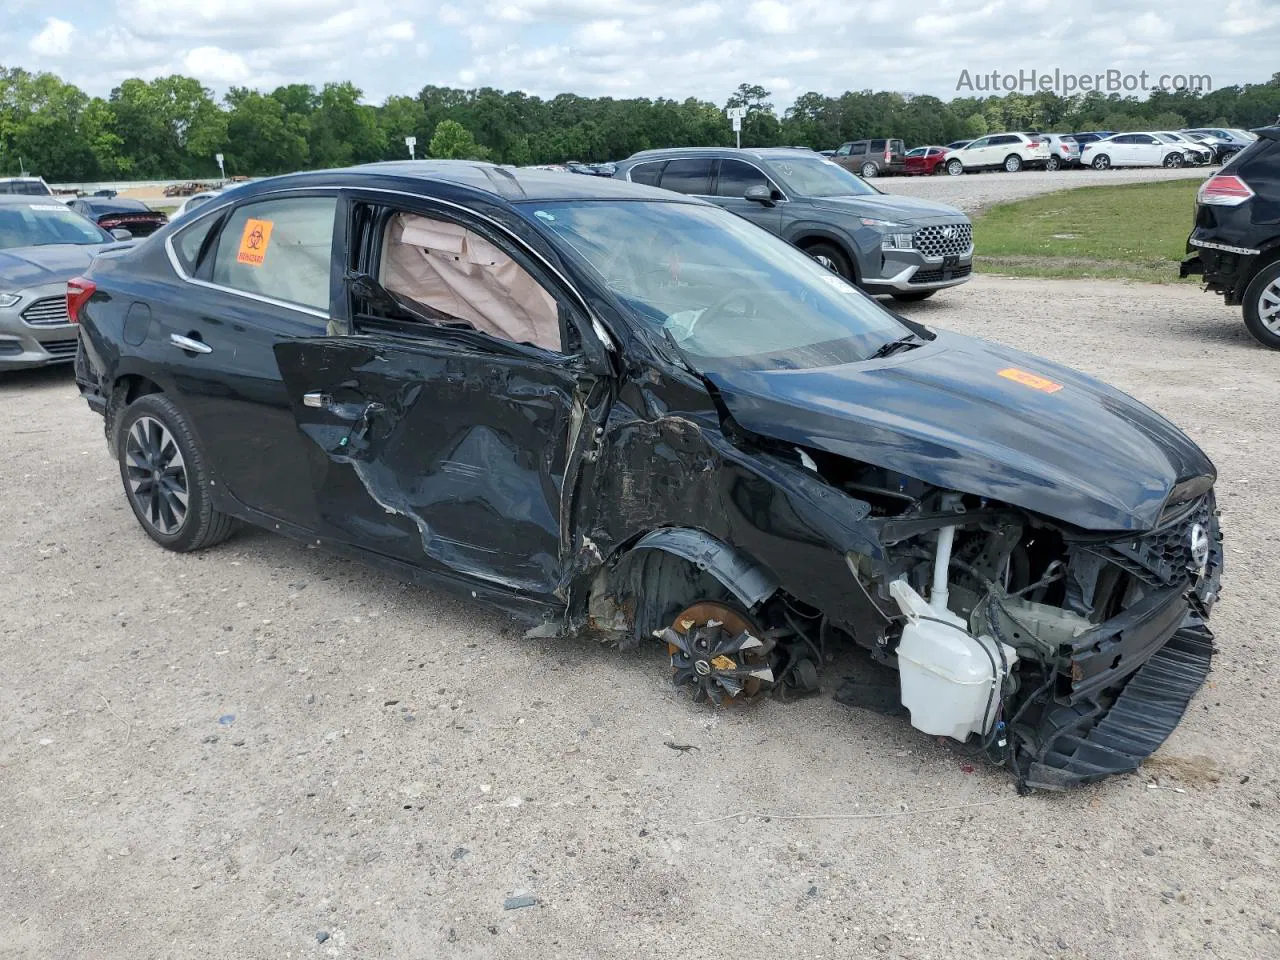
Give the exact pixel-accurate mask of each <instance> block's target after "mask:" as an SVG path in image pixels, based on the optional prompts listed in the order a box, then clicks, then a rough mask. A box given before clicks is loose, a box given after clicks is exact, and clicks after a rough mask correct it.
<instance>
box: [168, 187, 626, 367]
mask: <svg viewBox="0 0 1280 960" xmlns="http://www.w3.org/2000/svg"><path fill="white" fill-rule="evenodd" d="M344 191H345V192H348V193H351V192H356V191H363V192H365V193H381V194H388V195H390V196H395V197H407V198H409V199H410V200H417V201H423V200H425V201H427V202H429V203H438V204H440V205H441V206H445V207H451V208H452V209H454V210H460V211H462V212H463V213H465V214H467V215H468V216H472V217H475V218H476V219H478V220H482V221H484V222H485V223H487V224H489V225H490V226H491V227H493V228H494V229H495V230H497V231H498V233H500V234H501V235H502V236H503V237H506V238H507V239H508V240H510V241H512V242H513V243H515V244H516V246H518V247H519V248H520V249H521V250H523V251H524V252H525V253H527V254H528V255H529V256H531V257H533V258H534V259H535V260H537V261H538V262H539V263H540V264H542V266H543V267H545V268H546V269H547V270H548V271H550V273H551V274H552V275H554V276H555V277H556V278H557V279H558V280H559V281H560V282H561V283H562V284H563V285H564V288H565V289H566V290H567V291H569V293H570V294H572V296H573V298H574V299H575V300H577V301H578V304H579V305H580V306H581V307H582V309H583V311H584V312H585V313H586V315H587V317H588V318H589V319H590V320H591V329H592V331H593V332H594V333H595V335H596V336H597V337H599V338H600V345H601V346H602V347H604V349H605V350H607V351H608V352H610V353H616V352H617V347H616V346H615V345H614V342H613V338H612V337H611V336H609V334H608V332H607V331H606V330H605V327H604V324H602V323H601V322H600V321H599V319H598V318H597V317H596V316H595V314H594V313H593V312H592V311H591V308H590V307H589V306H587V301H586V298H585V297H583V295H582V294H581V293H579V292H578V288H577V287H575V286H574V285H573V284H572V283H570V282H569V278H568V277H566V276H565V275H564V274H563V273H561V272H560V271H559V270H557V269H556V268H555V267H554V266H552V265H551V263H550V262H549V261H548V260H547V258H546V257H544V256H543V255H542V254H540V253H539V252H538V251H537V250H534V249H533V248H532V247H530V246H529V245H528V244H527V243H525V242H524V241H523V240H521V239H520V238H519V237H517V236H515V235H514V234H513V233H511V231H509V230H508V229H507V228H506V227H505V226H504V225H503V224H501V223H499V222H498V221H497V220H494V219H493V218H492V217H486V216H485V215H484V214H482V213H478V212H477V211H475V210H472V209H471V208H470V207H467V206H463V205H462V204H460V203H454V202H452V201H451V200H444V199H442V198H440V197H432V196H423V195H422V194H419V193H410V192H409V191H407V190H393V189H391V188H389V187H367V186H332V185H330V186H315V187H301V186H300V187H282V188H281V189H279V190H272V191H268V192H265V193H256V194H254V195H253V196H252V197H244V198H239V197H237V198H230V199H229V200H228V202H227V203H223V204H220V205H218V206H217V207H214V208H213V209H211V210H208V211H206V210H205V209H204V207H200V208H198V209H199V210H200V212H199V213H197V214H193V216H192V221H191V223H189V224H186V225H185V226H183V228H182V229H181V230H175V231H174V232H173V233H171V234H169V236H167V237H165V239H164V249H165V253H166V254H167V255H168V257H169V265H170V266H172V267H173V270H174V273H176V274H177V275H178V277H179V279H181V280H183V281H185V282H186V283H190V284H193V285H195V286H198V287H206V288H208V289H211V290H220V291H222V292H223V293H230V294H234V295H235V296H238V297H244V298H246V299H248V300H257V301H259V302H261V303H269V304H271V305H273V306H278V307H284V308H285V309H288V310H295V311H297V312H298V313H304V314H307V315H308V316H312V317H319V318H320V319H322V320H324V321H326V322H328V321H329V320H330V319H331V317H330V315H329V312H328V311H323V310H315V309H313V308H311V307H307V306H303V305H302V304H297V303H290V302H288V301H286V300H277V299H275V298H273V297H264V296H261V295H259V294H255V293H248V292H246V291H244V290H237V289H235V288H234V287H227V286H223V285H222V284H218V283H211V282H210V281H208V280H197V279H195V278H194V277H191V276H188V275H187V272H186V271H185V270H183V269H182V264H181V263H180V262H179V261H178V255H177V254H176V253H175V252H174V249H173V238H174V237H175V236H177V235H178V234H179V233H182V232H183V231H184V230H186V229H187V228H188V227H191V226H193V225H194V224H195V222H196V221H197V220H201V219H203V218H204V217H206V216H210V215H212V214H215V213H218V212H219V211H222V210H225V209H226V208H228V207H230V206H233V205H235V204H237V203H238V202H240V201H241V200H243V202H245V203H256V202H258V201H259V200H263V199H266V198H269V197H276V196H280V195H282V194H294V193H334V194H335V195H338V194H341V193H342V192H344ZM212 203H213V201H210V202H209V203H208V204H205V206H210V205H211V204H212Z"/></svg>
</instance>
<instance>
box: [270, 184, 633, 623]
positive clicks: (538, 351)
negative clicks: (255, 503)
mask: <svg viewBox="0 0 1280 960" xmlns="http://www.w3.org/2000/svg"><path fill="white" fill-rule="evenodd" d="M351 217H352V219H351V220H350V222H349V227H348V229H349V233H350V236H351V238H352V243H351V245H350V252H349V254H348V256H347V259H346V261H345V263H346V266H347V269H348V270H349V271H350V276H351V277H352V278H353V279H351V280H349V281H348V284H349V288H350V289H349V297H350V301H349V302H350V308H351V316H352V318H353V319H352V330H351V332H350V333H349V334H345V335H341V336H330V337H324V338H321V339H296V340H291V341H284V342H281V343H279V344H277V346H276V348H275V353H276V357H277V359H278V361H279V366H280V370H281V372H282V373H283V375H284V379H285V382H286V384H287V385H288V390H289V395H290V399H291V401H292V404H293V414H294V417H295V418H296V421H297V425H298V428H299V430H300V432H301V435H303V436H305V437H306V438H307V440H308V442H309V443H310V444H311V446H312V449H313V453H318V454H320V456H321V458H322V462H321V463H319V464H318V465H316V467H315V468H314V470H315V472H314V475H313V478H312V488H313V489H314V491H315V497H316V506H317V513H318V520H319V522H318V525H317V528H316V529H317V532H318V534H319V535H320V536H322V537H331V538H334V539H336V540H339V541H342V542H345V543H349V544H354V545H357V546H360V547H362V548H364V549H368V550H370V551H373V552H375V553H377V554H379V555H381V556H384V557H389V558H392V559H395V560H399V561H403V562H407V563H411V564H414V565H417V566H420V567H423V568H425V569H427V570H430V571H434V572H438V573H443V574H446V575H453V576H456V577H461V578H463V579H464V580H469V581H475V582H483V583H484V584H486V585H487V586H491V587H497V588H499V589H503V590H508V591H516V592H518V593H520V594H523V595H526V596H530V597H534V598H538V599H548V598H550V597H551V595H552V594H553V592H554V591H555V590H556V588H557V587H558V586H559V585H560V581H561V575H562V572H563V568H562V559H563V558H564V557H565V556H566V555H567V552H568V550H569V549H570V539H571V531H570V529H569V517H570V512H569V508H570V506H571V503H572V497H573V487H574V483H575V477H576V475H577V469H578V464H579V463H580V462H581V458H582V456H583V454H584V451H585V450H586V449H587V447H588V446H589V442H590V440H591V438H592V436H593V431H594V425H595V420H594V416H593V410H597V409H600V407H601V403H600V397H601V396H602V394H603V392H604V391H606V390H607V388H608V386H609V384H608V382H607V379H608V378H607V377H605V376H602V375H601V371H602V370H603V369H606V368H607V361H604V354H603V351H602V349H601V348H600V341H599V340H595V341H594V346H593V347H592V348H591V349H594V350H595V353H594V354H591V356H594V358H595V362H593V361H592V359H591V356H589V354H590V353H591V350H589V349H588V338H591V337H594V336H595V334H594V333H593V331H592V329H591V327H590V326H589V325H588V324H586V323H585V321H584V316H585V315H584V313H583V312H582V311H583V308H582V307H581V305H580V304H578V303H576V302H575V301H574V300H573V298H572V296H571V295H570V293H569V291H568V290H567V288H566V287H565V286H564V285H563V284H562V283H561V282H560V281H559V280H558V278H557V277H555V276H553V275H552V273H551V272H550V271H549V270H548V269H546V265H545V264H544V263H540V262H538V261H537V259H536V258H534V257H532V256H530V255H529V254H528V251H527V250H526V249H525V248H523V247H522V246H521V245H520V244H519V243H518V242H517V241H515V240H514V238H512V237H511V236H510V235H508V234H506V233H505V232H504V231H502V230H499V229H497V228H496V227H494V225H493V224H491V223H489V222H487V221H484V220H482V219H481V218H478V217H473V216H471V215H469V214H467V213H465V212H462V211H459V210H458V209H456V208H453V207H444V206H441V205H438V204H435V203H433V202H431V201H429V200H425V199H420V198H411V197H406V196H401V195H394V196H391V197H388V196H387V195H385V194H378V193H368V194H362V193H360V192H359V191H353V192H352V194H351ZM410 230H413V231H416V232H414V233H413V236H412V242H410V241H409V239H406V238H408V237H409V233H410ZM424 237H425V238H426V239H423V238H424ZM463 237H465V238H467V241H468V243H467V246H466V247H465V248H464V247H462V246H461V243H462V239H463ZM477 249H483V250H484V251H488V252H487V253H484V254H483V255H481V254H479V253H477V252H475V251H476V250H477ZM495 251H496V252H495ZM419 254H420V255H419ZM432 258H435V259H432ZM486 258H487V259H488V260H490V261H495V262H501V263H503V264H504V266H502V267H501V271H502V272H503V276H505V277H506V278H507V280H504V283H509V284H511V285H512V286H509V287H504V288H503V291H501V294H502V295H498V292H495V293H494V296H493V298H492V300H490V301H485V300H484V295H483V291H481V292H480V293H477V288H475V287H474V286H469V287H467V290H466V296H470V297H471V300H469V301H468V304H469V306H468V308H467V309H463V308H462V307H460V306H459V302H460V300H458V301H455V300H452V299H450V297H452V296H453V295H454V294H453V293H451V292H450V291H451V288H449V287H448V284H447V283H441V284H437V283H436V280H437V279H438V275H437V274H436V273H431V277H430V281H429V282H427V281H423V282H422V284H421V285H420V286H417V287H415V286H414V283H415V282H416V281H415V280H414V277H415V276H416V275H414V274H413V271H414V270H416V269H419V268H421V269H422V270H423V271H428V270H430V271H434V270H435V269H436V266H439V264H440V263H442V262H443V263H445V264H446V265H445V266H442V267H439V268H440V269H442V270H446V272H447V273H448V276H449V280H450V282H454V281H456V282H458V283H461V284H463V285H466V284H467V283H469V281H468V280H467V276H468V274H467V271H468V270H470V269H471V266H474V265H475V264H476V263H478V262H479V261H481V260H485V259H486ZM428 261H430V262H431V263H435V264H436V266H429V264H428ZM448 261H452V262H453V263H456V264H458V265H459V266H457V269H456V270H454V269H453V267H451V266H449V265H448V263H447V262H448ZM508 261H509V262H508ZM520 271H523V275H522V274H520ZM424 275H425V274H424ZM477 275H478V274H477ZM356 278H359V279H356ZM406 278H408V279H406ZM459 278H461V279H459ZM418 279H421V278H420V277H419V278H418ZM375 281H376V283H375ZM529 281H531V282H532V285H530V283H529ZM516 284H522V286H519V287H518V295H517V296H515V297H506V291H507V290H509V289H516V286H515V285H516ZM459 297H461V298H462V299H465V297H462V295H459ZM534 302H536V303H538V304H541V305H542V307H545V310H543V312H542V313H541V314H539V315H540V316H541V317H542V318H543V319H544V320H546V321H547V322H548V323H551V324H553V325H554V326H555V327H556V329H555V331H554V332H550V333H548V332H547V331H546V329H545V328H541V329H542V333H540V334H539V335H538V336H537V338H536V339H538V340H540V341H541V342H537V343H535V342H518V341H517V340H514V339H509V338H507V337H506V336H505V335H499V334H495V333H494V332H493V328H492V327H490V326H489V325H488V323H487V320H485V321H477V322H479V323H480V325H481V326H480V327H478V326H477V325H476V324H475V323H472V322H468V321H467V320H465V319H464V318H463V317H462V314H464V313H465V314H467V315H468V316H471V317H473V318H474V317H475V316H476V315H475V314H474V313H471V312H469V309H470V305H472V304H473V303H479V304H481V305H482V306H484V305H485V304H489V306H487V307H485V308H484V309H487V310H489V315H496V314H498V313H501V312H502V310H506V309H508V308H510V309H517V308H518V307H519V305H520V304H521V303H526V304H527V303H534ZM495 303H496V304H499V305H500V308H501V309H499V307H493V306H492V304H495ZM542 307H540V308H539V309H542ZM481 312H484V311H483V310H482V311H481ZM481 327H488V329H487V330H486V329H481ZM593 370H595V371H596V373H593V372H592V371H593ZM313 462H314V458H313Z"/></svg>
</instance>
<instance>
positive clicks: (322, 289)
mask: <svg viewBox="0 0 1280 960" xmlns="http://www.w3.org/2000/svg"><path fill="white" fill-rule="evenodd" d="M337 203H338V201H337V199H336V198H335V197H290V198H288V199H285V200H265V201H262V202H261V203H248V204H245V205H244V206H242V207H238V208H237V209H236V210H235V211H234V212H233V213H232V214H231V216H230V217H229V218H228V219H227V221H226V226H224V227H223V228H222V233H221V234H220V235H219V237H218V250H217V253H216V254H215V255H214V260H213V275H212V280H213V282H214V283H217V284H221V285H222V286H225V287H230V288H231V289H233V290H240V291H243V292H244V293H251V294H257V295H259V296H264V297H271V298H273V299H276V300H284V301H286V302H288V303H297V304H301V305H303V306H307V307H314V308H316V309H320V310H327V309H328V308H329V274H330V264H331V261H332V259H333V221H334V213H335V211H336V209H337Z"/></svg>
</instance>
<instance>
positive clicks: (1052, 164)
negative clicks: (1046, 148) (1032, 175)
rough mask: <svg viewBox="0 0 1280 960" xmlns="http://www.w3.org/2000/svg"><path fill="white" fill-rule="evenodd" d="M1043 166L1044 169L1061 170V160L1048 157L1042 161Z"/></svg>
mask: <svg viewBox="0 0 1280 960" xmlns="http://www.w3.org/2000/svg"><path fill="white" fill-rule="evenodd" d="M1044 168H1045V169H1046V170H1061V169H1062V161H1061V160H1059V159H1058V158H1057V157H1050V158H1049V159H1048V160H1046V161H1045V162H1044Z"/></svg>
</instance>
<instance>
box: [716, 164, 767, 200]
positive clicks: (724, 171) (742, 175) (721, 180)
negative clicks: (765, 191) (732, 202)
mask: <svg viewBox="0 0 1280 960" xmlns="http://www.w3.org/2000/svg"><path fill="white" fill-rule="evenodd" d="M768 186H769V178H768V177H766V176H765V175H764V174H763V173H762V172H761V171H760V170H759V168H757V167H753V166H752V165H751V164H749V163H744V162H743V161H741V160H721V161H720V176H719V177H718V178H717V180H716V196H717V197H743V196H745V195H746V192H747V189H748V188H750V187H768Z"/></svg>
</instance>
